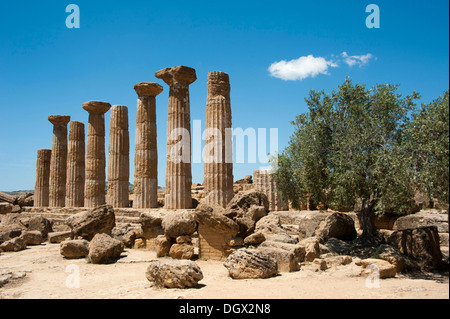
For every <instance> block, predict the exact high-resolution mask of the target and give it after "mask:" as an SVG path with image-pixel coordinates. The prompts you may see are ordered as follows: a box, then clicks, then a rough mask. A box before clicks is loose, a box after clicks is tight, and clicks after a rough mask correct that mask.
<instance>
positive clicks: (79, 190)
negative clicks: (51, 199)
mask: <svg viewBox="0 0 450 319" xmlns="http://www.w3.org/2000/svg"><path fill="white" fill-rule="evenodd" d="M84 139H85V134H84V124H83V123H82V122H78V121H72V122H70V125H69V145H68V148H67V185H66V207H84V177H85V141H84Z"/></svg>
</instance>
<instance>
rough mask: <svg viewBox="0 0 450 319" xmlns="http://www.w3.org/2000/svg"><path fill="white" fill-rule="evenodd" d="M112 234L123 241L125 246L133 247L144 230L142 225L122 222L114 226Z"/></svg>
mask: <svg viewBox="0 0 450 319" xmlns="http://www.w3.org/2000/svg"><path fill="white" fill-rule="evenodd" d="M111 235H112V237H113V238H115V239H117V240H120V241H122V242H123V244H124V246H125V247H128V248H131V247H133V245H134V243H135V240H136V239H137V238H139V237H142V236H143V235H144V231H143V229H142V227H141V226H140V225H131V224H122V225H119V226H116V227H114V228H113V230H112V232H111Z"/></svg>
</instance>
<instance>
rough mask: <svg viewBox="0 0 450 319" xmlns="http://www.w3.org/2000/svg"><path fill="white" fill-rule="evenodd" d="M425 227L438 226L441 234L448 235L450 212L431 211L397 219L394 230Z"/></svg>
mask: <svg viewBox="0 0 450 319" xmlns="http://www.w3.org/2000/svg"><path fill="white" fill-rule="evenodd" d="M425 226H436V228H437V230H438V232H439V233H448V212H447V211H439V210H434V209H430V210H422V211H420V212H418V213H416V214H411V215H407V216H402V217H399V218H397V220H396V221H395V223H394V226H393V229H394V230H403V229H413V228H419V227H425Z"/></svg>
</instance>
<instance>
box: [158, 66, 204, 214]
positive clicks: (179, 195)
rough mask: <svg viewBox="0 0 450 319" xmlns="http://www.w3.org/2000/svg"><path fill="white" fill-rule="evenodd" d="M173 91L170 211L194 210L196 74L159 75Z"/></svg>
mask: <svg viewBox="0 0 450 319" xmlns="http://www.w3.org/2000/svg"><path fill="white" fill-rule="evenodd" d="M155 76H156V77H157V78H158V79H162V80H163V81H164V82H166V83H167V84H168V85H169V87H170V91H169V115H168V117H167V168H166V195H165V199H164V200H165V207H166V208H167V209H185V208H191V207H192V196H191V186H192V173H191V137H190V134H191V111H190V103H189V85H190V84H191V83H193V82H195V80H197V75H196V74H195V70H194V69H192V68H189V67H186V66H177V67H172V68H166V69H163V70H161V71H158V72H156V73H155Z"/></svg>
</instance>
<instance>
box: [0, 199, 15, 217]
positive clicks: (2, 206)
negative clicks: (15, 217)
mask: <svg viewBox="0 0 450 319" xmlns="http://www.w3.org/2000/svg"><path fill="white" fill-rule="evenodd" d="M12 209H13V205H12V204H10V203H7V202H0V215H6V214H9V213H11V212H12Z"/></svg>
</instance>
